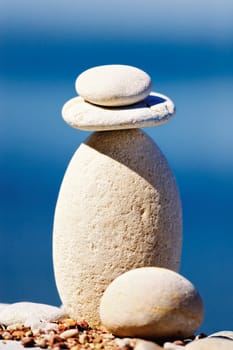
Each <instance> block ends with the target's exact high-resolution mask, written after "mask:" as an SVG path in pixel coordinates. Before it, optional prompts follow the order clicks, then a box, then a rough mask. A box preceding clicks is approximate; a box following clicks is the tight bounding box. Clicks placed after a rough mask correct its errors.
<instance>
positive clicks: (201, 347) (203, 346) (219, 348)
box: [185, 337, 233, 350]
mask: <svg viewBox="0 0 233 350" xmlns="http://www.w3.org/2000/svg"><path fill="white" fill-rule="evenodd" d="M185 350H233V341H232V340H228V339H223V338H217V337H216V338H214V337H213V338H209V337H208V338H204V339H200V340H195V341H192V342H191V343H189V344H188V345H186V346H185Z"/></svg>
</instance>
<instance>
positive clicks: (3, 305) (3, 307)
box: [0, 304, 9, 312]
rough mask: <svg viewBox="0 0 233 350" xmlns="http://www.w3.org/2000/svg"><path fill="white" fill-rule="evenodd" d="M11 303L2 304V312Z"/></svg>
mask: <svg viewBox="0 0 233 350" xmlns="http://www.w3.org/2000/svg"><path fill="white" fill-rule="evenodd" d="M8 305H9V304H0V312H1V311H2V310H3V309H5V308H6V307H7V306H8Z"/></svg>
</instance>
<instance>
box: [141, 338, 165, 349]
mask: <svg viewBox="0 0 233 350" xmlns="http://www.w3.org/2000/svg"><path fill="white" fill-rule="evenodd" d="M162 349H163V348H161V346H159V345H157V344H155V343H153V342H151V341H146V340H139V341H137V343H136V345H135V348H134V350H162Z"/></svg>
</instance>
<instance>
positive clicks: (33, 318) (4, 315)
mask: <svg viewBox="0 0 233 350" xmlns="http://www.w3.org/2000/svg"><path fill="white" fill-rule="evenodd" d="M65 316H67V314H66V313H65V312H64V311H62V310H61V309H60V308H58V307H56V306H51V305H46V304H38V303H30V302H19V303H14V304H10V305H8V306H7V307H5V308H4V309H3V310H0V323H2V324H4V325H6V326H9V325H12V324H16V323H17V324H23V325H25V326H26V327H32V328H36V327H40V325H41V324H43V323H44V322H45V321H55V320H58V319H60V318H63V317H65Z"/></svg>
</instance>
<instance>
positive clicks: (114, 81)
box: [75, 64, 152, 107]
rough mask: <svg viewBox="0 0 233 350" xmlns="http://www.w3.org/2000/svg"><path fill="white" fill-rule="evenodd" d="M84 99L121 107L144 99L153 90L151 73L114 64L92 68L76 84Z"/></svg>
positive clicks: (80, 76)
mask: <svg viewBox="0 0 233 350" xmlns="http://www.w3.org/2000/svg"><path fill="white" fill-rule="evenodd" d="M75 87H76V91H77V93H78V94H79V95H80V96H81V97H83V98H84V100H86V101H88V102H91V103H94V104H96V105H100V106H110V107H117V106H118V107H119V106H127V105H131V104H133V103H136V102H139V101H142V100H143V99H144V98H146V97H147V96H148V95H149V93H150V92H151V88H152V81H151V78H150V76H149V75H148V74H147V73H145V72H144V71H142V70H141V69H139V68H136V67H132V66H126V65H120V64H113V65H104V66H97V67H93V68H90V69H88V70H86V71H85V72H83V73H82V74H80V75H79V76H78V78H77V80H76V83H75Z"/></svg>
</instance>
